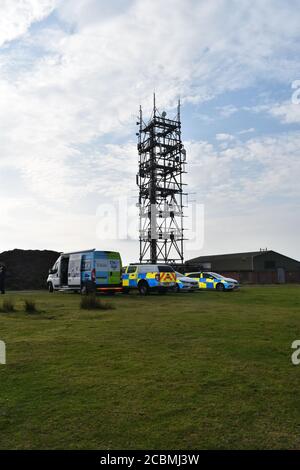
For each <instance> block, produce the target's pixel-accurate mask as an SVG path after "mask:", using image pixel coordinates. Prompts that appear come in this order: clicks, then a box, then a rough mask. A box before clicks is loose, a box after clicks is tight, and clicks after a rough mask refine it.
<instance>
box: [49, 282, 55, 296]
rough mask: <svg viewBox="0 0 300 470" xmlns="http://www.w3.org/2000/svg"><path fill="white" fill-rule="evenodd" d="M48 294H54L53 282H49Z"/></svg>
mask: <svg viewBox="0 0 300 470" xmlns="http://www.w3.org/2000/svg"><path fill="white" fill-rule="evenodd" d="M48 292H50V294H52V293H53V292H54V289H53V284H52V282H48Z"/></svg>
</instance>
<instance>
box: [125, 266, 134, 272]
mask: <svg viewBox="0 0 300 470" xmlns="http://www.w3.org/2000/svg"><path fill="white" fill-rule="evenodd" d="M135 271H136V266H128V269H127V274H131V273H135Z"/></svg>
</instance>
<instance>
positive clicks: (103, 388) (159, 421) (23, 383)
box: [0, 286, 300, 449]
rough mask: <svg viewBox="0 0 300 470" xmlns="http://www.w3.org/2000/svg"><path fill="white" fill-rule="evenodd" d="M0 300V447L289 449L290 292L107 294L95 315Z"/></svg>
mask: <svg viewBox="0 0 300 470" xmlns="http://www.w3.org/2000/svg"><path fill="white" fill-rule="evenodd" d="M10 297H11V298H12V299H14V300H15V301H16V307H17V311H16V312H15V313H11V314H9V313H1V314H0V331H1V333H0V339H2V340H5V342H6V345H7V365H5V366H4V365H2V366H1V365H0V382H1V395H0V443H1V444H0V446H1V448H3V449H7V448H13V449H31V448H34V449H55V448H56V449H57V448H65V449H121V448H125V449H134V448H147V449H196V448H202V449H212V448H217V449H224V448H242V449H249V448H256V449H261V448H267V449H274V448H281V449H298V448H299V447H300V441H299V432H298V431H299V422H300V407H299V389H300V366H298V367H297V366H294V365H292V363H291V358H290V357H291V352H292V350H291V343H292V341H293V340H295V339H300V319H299V311H300V289H299V286H273V287H245V288H243V289H242V290H241V291H240V292H233V293H216V292H199V293H194V294H170V295H167V296H164V297H161V296H158V295H154V294H153V295H151V296H149V297H146V298H141V297H139V296H138V295H134V294H130V295H129V296H123V295H116V296H115V297H113V298H107V299H106V301H109V302H110V303H111V304H113V305H114V307H115V309H114V310H108V311H99V312H98V311H82V310H80V309H79V303H80V296H79V295H76V294H61V293H56V294H48V293H46V292H45V293H44V292H40V293H38V292H35V293H31V294H29V293H23V292H22V293H15V294H11V295H10ZM25 298H34V299H36V300H37V306H38V308H39V310H40V313H36V314H32V315H29V314H26V313H25V312H24V307H23V300H24V299H25ZM0 303H1V299H0Z"/></svg>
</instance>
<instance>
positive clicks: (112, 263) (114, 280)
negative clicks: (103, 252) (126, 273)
mask: <svg viewBox="0 0 300 470" xmlns="http://www.w3.org/2000/svg"><path fill="white" fill-rule="evenodd" d="M108 263H109V267H108V269H109V273H108V275H109V281H108V282H109V284H114V285H115V284H116V285H118V284H119V285H120V284H121V282H122V279H121V270H122V266H121V258H120V256H119V255H116V254H115V253H113V254H112V253H111V254H110V255H109V259H108Z"/></svg>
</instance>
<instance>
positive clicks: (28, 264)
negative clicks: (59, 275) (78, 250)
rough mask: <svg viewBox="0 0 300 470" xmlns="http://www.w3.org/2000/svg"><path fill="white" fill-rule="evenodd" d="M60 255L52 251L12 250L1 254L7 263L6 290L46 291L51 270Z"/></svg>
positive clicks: (0, 259) (3, 260)
mask: <svg viewBox="0 0 300 470" xmlns="http://www.w3.org/2000/svg"><path fill="white" fill-rule="evenodd" d="M59 254H60V253H58V252H56V251H50V250H43V251H40V250H17V249H16V250H11V251H4V252H3V253H1V254H0V262H2V263H5V265H6V267H7V272H6V283H5V284H6V288H7V289H9V290H23V289H45V288H47V286H46V279H47V276H48V271H49V268H51V267H52V266H53V264H54V262H55V261H56V259H57V258H58V256H59Z"/></svg>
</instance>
